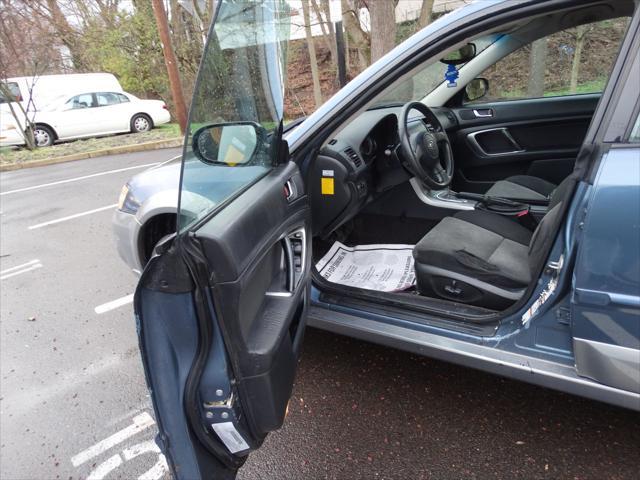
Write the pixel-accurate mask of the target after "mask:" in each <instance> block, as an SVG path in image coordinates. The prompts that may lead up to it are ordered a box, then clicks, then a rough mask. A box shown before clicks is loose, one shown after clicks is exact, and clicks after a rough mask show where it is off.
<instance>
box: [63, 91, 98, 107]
mask: <svg viewBox="0 0 640 480" xmlns="http://www.w3.org/2000/svg"><path fill="white" fill-rule="evenodd" d="M67 106H70V107H71V109H72V110H78V109H82V108H91V107H93V95H92V94H90V93H85V94H83V95H76V96H75V97H73V98H72V99H71V100H69V101H68V102H67Z"/></svg>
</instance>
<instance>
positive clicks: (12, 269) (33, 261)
mask: <svg viewBox="0 0 640 480" xmlns="http://www.w3.org/2000/svg"><path fill="white" fill-rule="evenodd" d="M34 263H40V260H38V259H37V258H34V259H33V260H29V261H28V262H27V263H23V264H22V265H16V266H15V267H11V268H5V269H4V270H0V275H4V274H5V273H9V272H13V271H14V270H19V269H21V268H24V267H28V266H29V265H33V264H34Z"/></svg>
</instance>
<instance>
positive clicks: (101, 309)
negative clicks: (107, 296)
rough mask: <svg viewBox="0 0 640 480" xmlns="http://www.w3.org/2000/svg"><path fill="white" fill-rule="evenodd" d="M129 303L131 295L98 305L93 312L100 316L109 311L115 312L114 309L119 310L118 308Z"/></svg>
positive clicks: (131, 298) (131, 299)
mask: <svg viewBox="0 0 640 480" xmlns="http://www.w3.org/2000/svg"><path fill="white" fill-rule="evenodd" d="M131 302H133V293H131V294H129V295H125V296H124V297H120V298H117V299H115V300H112V301H110V302H107V303H103V304H102V305H98V306H97V307H96V308H94V309H93V310H94V311H95V312H96V313H97V314H101V313H105V312H109V311H111V310H115V309H116V308H120V307H122V306H124V305H127V304H128V303H131Z"/></svg>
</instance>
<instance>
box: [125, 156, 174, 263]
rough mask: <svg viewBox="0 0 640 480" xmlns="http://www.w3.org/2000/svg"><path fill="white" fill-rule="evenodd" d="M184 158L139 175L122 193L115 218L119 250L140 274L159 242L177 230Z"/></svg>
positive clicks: (172, 160)
mask: <svg viewBox="0 0 640 480" xmlns="http://www.w3.org/2000/svg"><path fill="white" fill-rule="evenodd" d="M180 158H181V157H179V156H178V157H175V158H172V159H171V160H169V161H167V162H164V163H162V164H160V165H157V166H155V167H152V168H150V169H148V170H145V171H143V172H141V173H139V174H138V175H136V176H134V177H132V178H131V179H130V180H129V181H128V182H127V183H126V184H125V185H124V187H122V191H121V192H120V198H119V200H118V208H117V210H116V211H115V213H114V215H113V231H114V234H115V239H116V247H117V249H118V254H119V255H120V257H121V258H122V259H123V260H124V261H125V263H126V264H127V265H129V267H131V269H132V270H133V271H134V272H136V273H137V274H140V272H141V271H142V268H143V266H144V265H145V264H146V263H147V260H149V257H150V256H151V253H152V252H153V247H154V246H155V245H156V244H157V243H158V241H160V239H162V238H163V237H164V236H166V235H168V234H171V233H173V232H175V230H176V214H177V211H178V184H179V181H180Z"/></svg>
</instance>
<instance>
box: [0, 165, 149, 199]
mask: <svg viewBox="0 0 640 480" xmlns="http://www.w3.org/2000/svg"><path fill="white" fill-rule="evenodd" d="M158 164H160V162H154V163H146V164H144V165H136V166H135V167H125V168H116V169H115V170H107V171H105V172H99V173H92V174H90V175H83V176H81V177H75V178H68V179H66V180H58V181H57V182H50V183H42V184H40V185H33V186H31V187H24V188H16V189H15V190H9V191H7V192H0V195H11V194H12V193H19V192H28V191H29V190H37V189H39V188H44V187H51V186H54V185H62V184H63V183H70V182H78V181H80V180H85V179H87V178H94V177H100V176H102V175H110V174H112V173H118V172H126V171H127V170H135V169H136V168H146V167H153V166H154V165H158Z"/></svg>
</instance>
